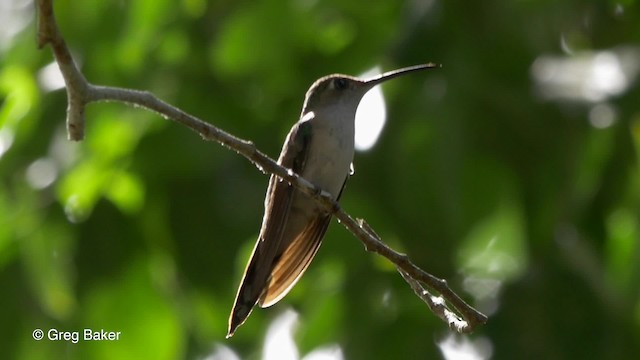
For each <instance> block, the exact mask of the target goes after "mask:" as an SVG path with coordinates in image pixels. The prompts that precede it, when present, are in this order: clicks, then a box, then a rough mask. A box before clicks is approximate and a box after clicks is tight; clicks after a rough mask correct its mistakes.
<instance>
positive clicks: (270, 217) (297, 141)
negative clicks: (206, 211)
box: [227, 122, 317, 336]
mask: <svg viewBox="0 0 640 360" xmlns="http://www.w3.org/2000/svg"><path fill="white" fill-rule="evenodd" d="M310 127H311V124H310V123H309V122H301V123H297V124H296V125H294V127H293V128H292V129H291V131H290V132H289V135H287V139H286V140H285V146H284V149H283V151H282V153H281V154H280V158H279V159H278V163H279V164H280V165H282V166H283V167H286V168H289V169H291V170H293V171H294V172H295V173H297V174H299V173H300V172H302V170H303V169H304V165H305V162H306V159H307V155H308V148H309V146H308V145H309V141H310V140H311V128H310ZM294 195H295V189H294V187H293V186H291V185H290V184H289V183H287V182H286V181H283V180H282V179H280V178H278V177H277V176H275V175H272V176H271V178H270V180H269V187H268V189H267V196H266V199H265V215H264V218H263V221H262V228H261V229H260V235H259V237H258V240H257V242H256V245H255V247H254V249H253V253H252V255H251V259H250V260H249V263H248V264H247V268H246V269H245V272H244V275H243V278H242V282H241V284H240V288H239V289H238V294H237V295H236V300H235V303H234V305H233V310H232V311H231V316H230V318H229V334H228V335H227V336H231V335H233V332H234V331H235V329H236V328H237V327H238V326H240V325H241V324H242V323H243V322H244V321H245V319H246V318H247V317H248V316H249V314H250V313H251V310H252V309H253V307H254V306H255V304H256V303H257V302H258V300H259V299H260V298H261V297H263V294H264V293H265V292H268V291H267V290H266V288H267V284H268V283H270V282H271V281H270V278H271V273H272V270H273V268H274V266H277V263H278V261H279V260H280V259H283V260H284V259H286V258H287V257H284V258H283V254H284V253H286V252H287V250H286V248H287V246H286V244H283V243H282V236H283V233H284V231H285V227H286V224H287V219H288V217H289V211H290V209H291V203H292V201H293V198H294ZM283 245H284V246H283ZM283 247H284V248H285V249H283ZM316 248H317V247H316Z"/></svg>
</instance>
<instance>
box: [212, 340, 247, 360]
mask: <svg viewBox="0 0 640 360" xmlns="http://www.w3.org/2000/svg"><path fill="white" fill-rule="evenodd" d="M203 360H240V356H238V354H236V353H235V352H234V351H233V350H232V349H231V348H230V347H228V346H224V345H222V344H220V343H216V345H215V346H214V348H213V352H212V353H211V354H209V355H207V356H206V357H205V358H204V359H203Z"/></svg>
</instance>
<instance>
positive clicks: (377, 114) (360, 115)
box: [355, 66, 387, 151]
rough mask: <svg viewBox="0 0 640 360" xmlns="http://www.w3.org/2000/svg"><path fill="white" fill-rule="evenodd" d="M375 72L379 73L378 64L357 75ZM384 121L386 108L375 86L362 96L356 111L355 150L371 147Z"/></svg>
mask: <svg viewBox="0 0 640 360" xmlns="http://www.w3.org/2000/svg"><path fill="white" fill-rule="evenodd" d="M377 74H380V68H379V67H378V66H376V67H374V68H373V69H371V70H369V71H367V72H365V73H363V74H360V75H359V76H358V77H360V78H362V79H368V78H370V77H372V76H374V75H377ZM386 121H387V108H386V104H385V102H384V95H383V94H382V89H381V88H380V86H375V87H374V88H373V89H371V90H369V91H368V92H367V93H366V94H365V95H364V96H363V97H362V100H360V105H358V110H357V111H356V137H355V142H356V150H358V151H367V150H369V149H371V148H372V147H373V146H374V145H375V144H376V142H377V141H378V138H379V137H380V133H381V132H382V129H383V128H384V124H385V122H386Z"/></svg>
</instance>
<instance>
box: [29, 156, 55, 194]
mask: <svg viewBox="0 0 640 360" xmlns="http://www.w3.org/2000/svg"><path fill="white" fill-rule="evenodd" d="M26 177H27V182H28V183H29V185H31V187H32V188H34V189H44V188H46V187H48V186H49V185H51V184H52V183H53V182H54V181H55V180H56V178H57V177H58V167H57V166H56V164H55V162H53V161H52V160H50V159H47V158H41V159H38V160H36V161H34V162H32V163H31V165H29V167H28V168H27V172H26Z"/></svg>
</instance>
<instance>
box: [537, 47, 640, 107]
mask: <svg viewBox="0 0 640 360" xmlns="http://www.w3.org/2000/svg"><path fill="white" fill-rule="evenodd" d="M639 54H640V49H638V48H636V47H622V48H616V49H614V50H603V51H595V52H582V53H579V54H576V55H573V56H550V55H544V56H540V57H538V58H537V59H536V60H535V61H534V62H533V64H532V66H531V75H532V77H533V80H534V81H535V85H536V88H537V91H538V94H539V95H540V96H541V97H542V98H544V99H547V100H559V101H578V102H600V101H605V100H607V99H609V98H611V97H613V96H617V95H620V94H622V93H624V92H625V91H627V90H628V89H629V87H630V86H631V84H633V82H634V81H635V78H636V76H637V75H638V71H640V57H639Z"/></svg>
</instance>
